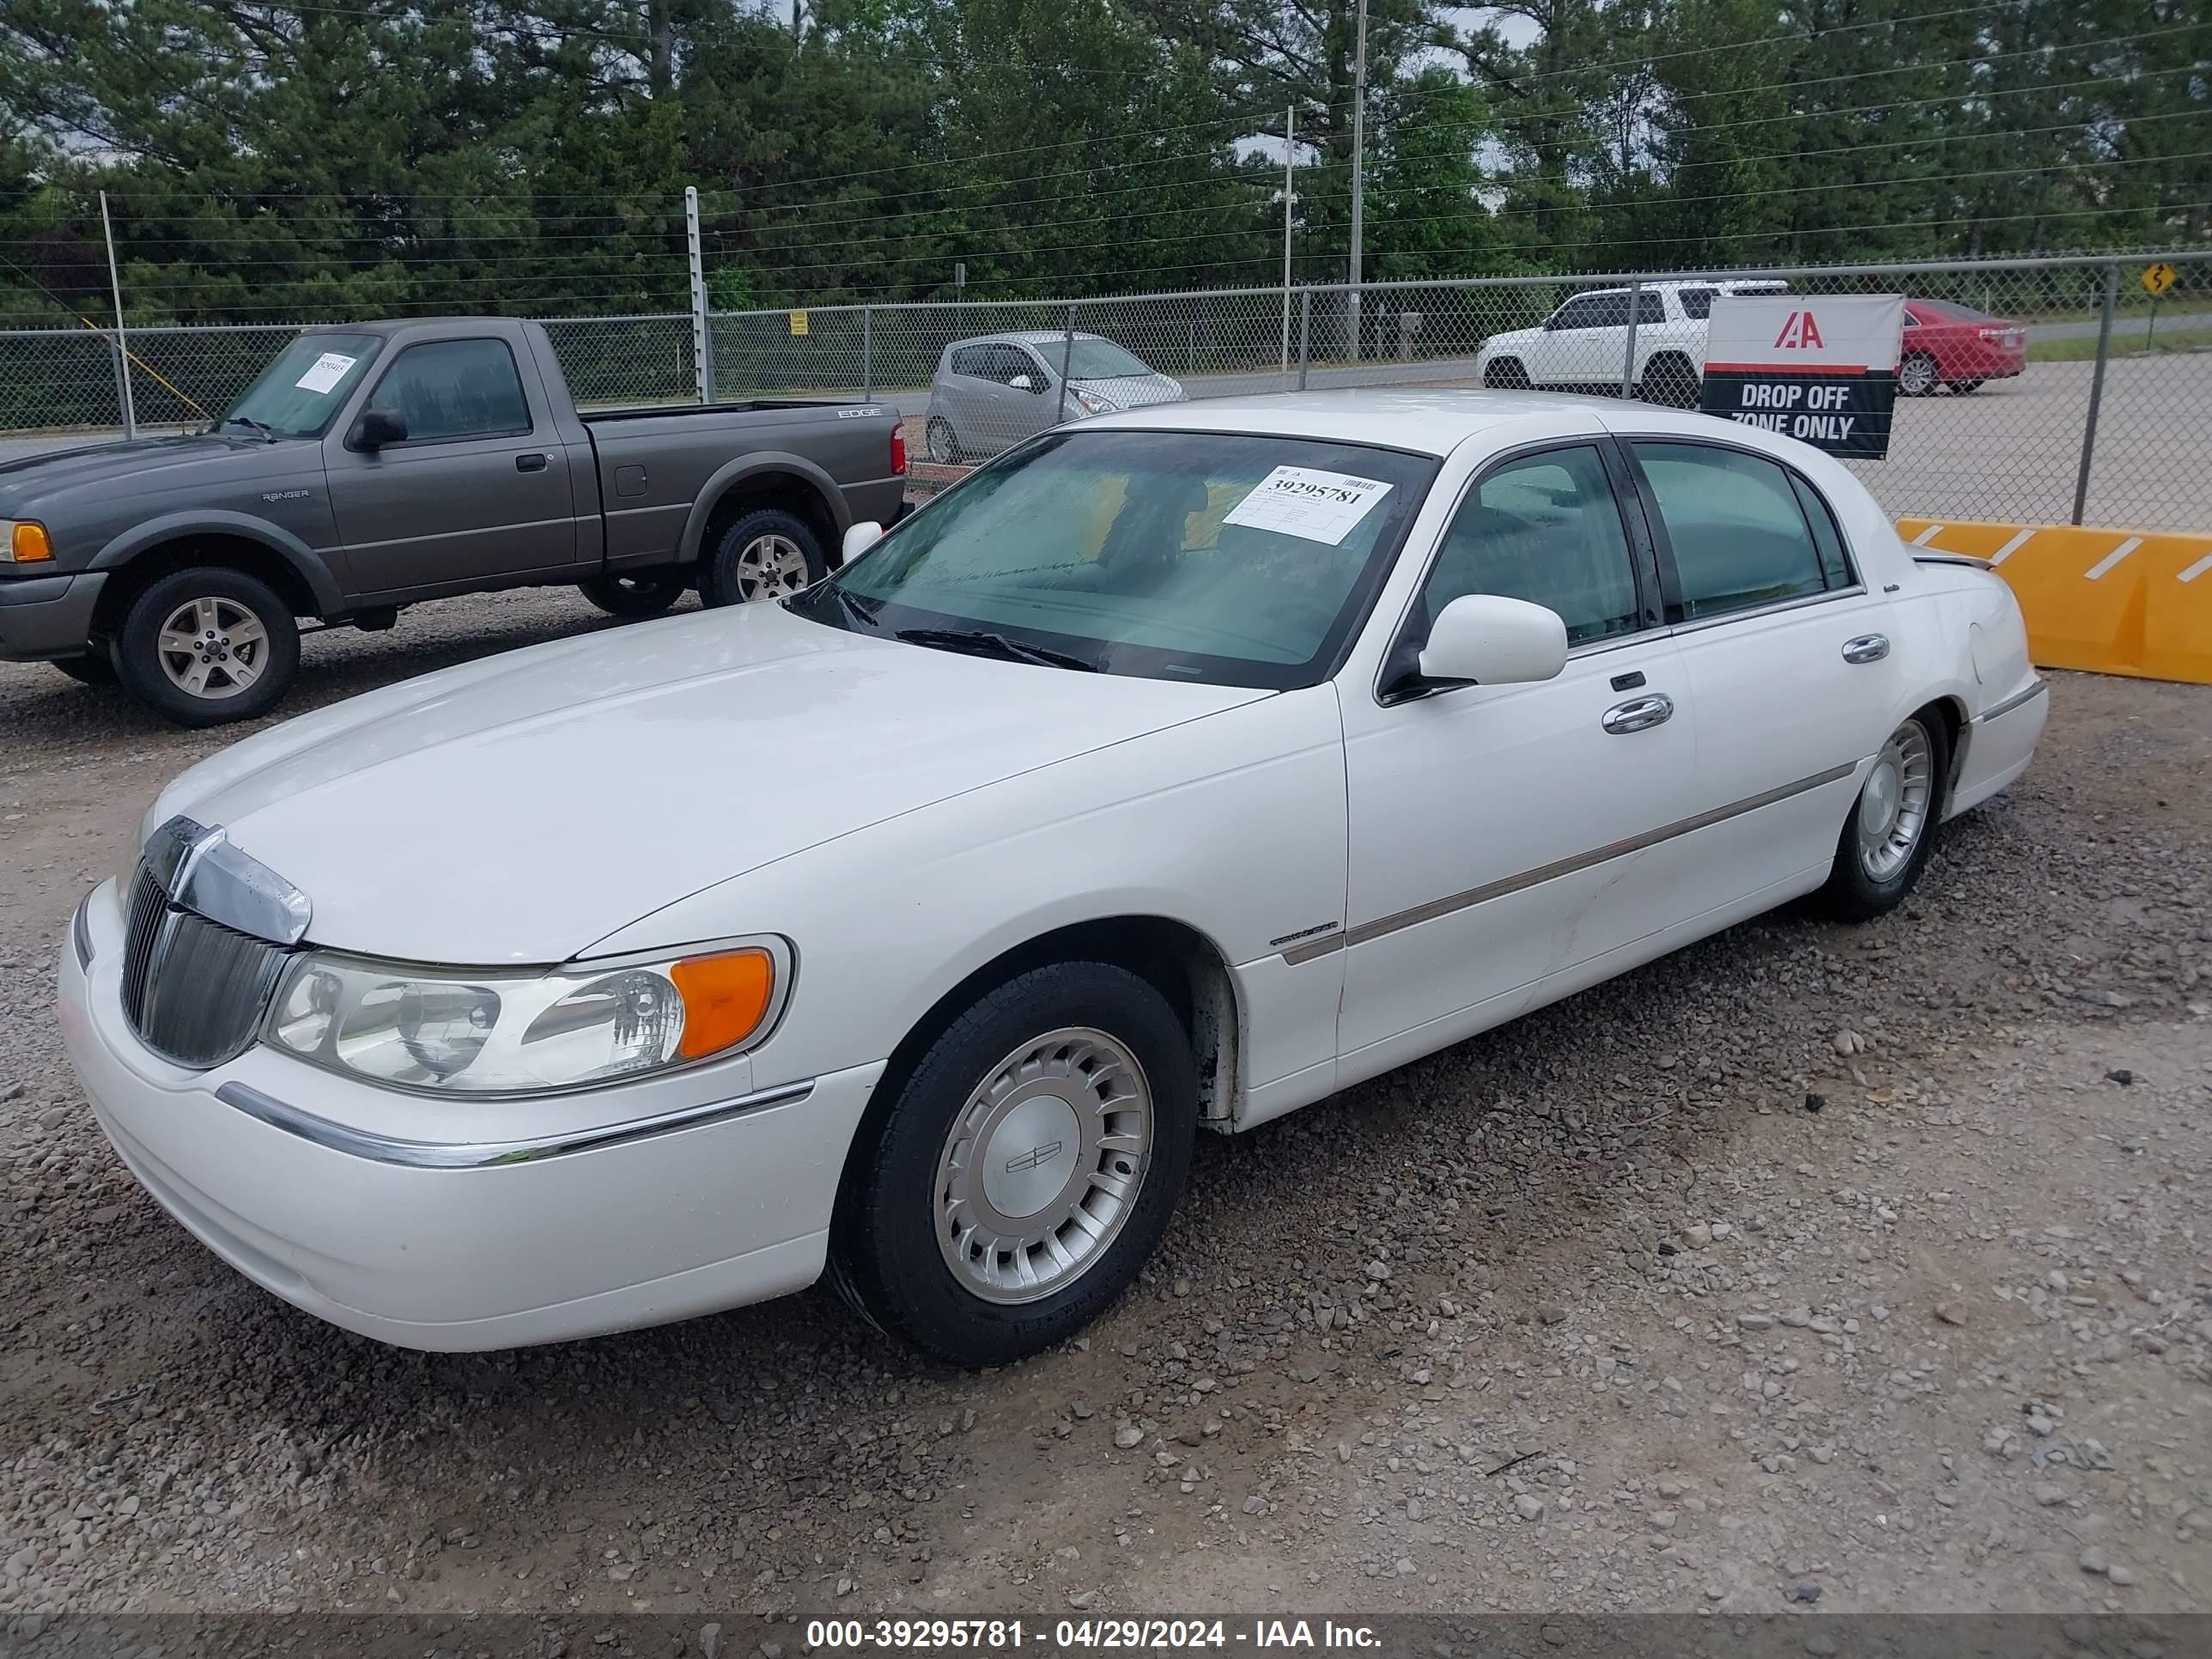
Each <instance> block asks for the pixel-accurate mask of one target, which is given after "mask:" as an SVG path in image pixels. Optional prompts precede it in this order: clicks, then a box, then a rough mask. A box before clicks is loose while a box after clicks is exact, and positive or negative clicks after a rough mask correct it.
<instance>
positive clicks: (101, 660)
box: [54, 641, 115, 685]
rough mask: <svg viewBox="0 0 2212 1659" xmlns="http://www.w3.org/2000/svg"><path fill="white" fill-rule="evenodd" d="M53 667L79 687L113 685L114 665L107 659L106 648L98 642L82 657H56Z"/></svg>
mask: <svg viewBox="0 0 2212 1659" xmlns="http://www.w3.org/2000/svg"><path fill="white" fill-rule="evenodd" d="M54 666H55V667H57V668H58V669H60V670H61V671H62V672H63V673H64V674H66V675H68V676H69V677H70V678H71V679H73V680H75V681H76V683H77V684H79V685H112V684H115V665H114V663H112V661H110V660H109V659H108V655H107V647H106V646H104V645H101V644H100V642H99V641H94V642H93V648H92V649H91V650H90V651H88V652H87V653H85V654H84V655H83V656H82V657H58V658H56V659H55V660H54Z"/></svg>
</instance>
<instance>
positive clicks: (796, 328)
mask: <svg viewBox="0 0 2212 1659" xmlns="http://www.w3.org/2000/svg"><path fill="white" fill-rule="evenodd" d="M791 331H792V332H793V334H804V333H805V332H806V313H805V312H803V311H794V312H793V313H791Z"/></svg>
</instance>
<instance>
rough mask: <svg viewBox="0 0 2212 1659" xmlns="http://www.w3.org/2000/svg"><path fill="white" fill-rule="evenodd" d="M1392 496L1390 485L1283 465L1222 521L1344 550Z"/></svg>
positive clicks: (1304, 467) (1370, 479) (1338, 473)
mask: <svg viewBox="0 0 2212 1659" xmlns="http://www.w3.org/2000/svg"><path fill="white" fill-rule="evenodd" d="M1389 493H1390V486H1389V484H1387V483H1377V482H1376V480H1374V479H1372V478H1355V477H1352V476H1351V475H1350V474H1349V473H1346V472H1323V471H1319V470H1318V469H1316V468H1314V467H1310V466H1279V467H1277V468H1276V469H1275V470H1274V471H1273V472H1270V473H1269V474H1268V475H1267V477H1264V478H1262V479H1261V480H1260V483H1259V484H1258V486H1257V487H1256V488H1255V489H1254V490H1253V491H1252V493H1251V494H1250V495H1247V496H1246V497H1245V498H1244V499H1243V501H1239V502H1237V505H1236V506H1235V507H1231V509H1230V510H1229V513H1228V515H1227V516H1226V517H1225V518H1224V519H1223V520H1221V522H1222V523H1224V524H1225V525H1230V524H1241V525H1244V526H1248V527H1249V528H1251V529H1254V530H1273V531H1275V532H1278V533H1279V534H1281V535H1285V536H1297V537H1301V538H1304V539H1305V540H1307V541H1310V542H1324V543H1326V544H1328V545H1329V546H1331V547H1341V546H1342V545H1344V538H1346V536H1349V535H1350V534H1351V533H1352V530H1353V528H1354V527H1355V526H1358V523H1359V521H1360V520H1362V519H1364V518H1365V517H1366V516H1367V513H1368V510H1369V509H1370V508H1371V507H1373V506H1374V505H1375V503H1376V502H1377V501H1381V500H1382V499H1383V496H1385V495H1389Z"/></svg>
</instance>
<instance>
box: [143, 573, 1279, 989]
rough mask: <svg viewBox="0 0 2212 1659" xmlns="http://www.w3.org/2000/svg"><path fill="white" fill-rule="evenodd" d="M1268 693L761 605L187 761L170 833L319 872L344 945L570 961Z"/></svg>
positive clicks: (402, 698)
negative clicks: (869, 832)
mask: <svg viewBox="0 0 2212 1659" xmlns="http://www.w3.org/2000/svg"><path fill="white" fill-rule="evenodd" d="M1267 695H1268V694H1267V693H1266V692H1264V691H1256V690H1245V689H1241V688H1236V687H1212V686H1200V685H1186V684H1173V683H1170V682H1166V681H1160V680H1146V679H1135V678H1126V677H1122V676H1118V675H1112V674H1087V673H1080V672H1076V671H1072V670H1066V669H1055V668H1048V667H1040V666H1034V665H1028V664H1024V663H1008V662H1000V661H994V660H991V659H977V658H973V657H965V656H957V655H954V654H952V653H949V652H944V651H936V650H930V649H927V648H925V647H920V646H912V645H904V644H901V643H899V642H897V641H886V640H883V639H878V638H875V637H872V636H866V635H855V634H848V633H844V632H842V631H840V630H838V629H833V628H829V627H825V626H823V625H821V624H819V623H811V622H807V621H805V620H804V619H802V618H800V617H793V616H792V615H790V614H789V613H788V612H787V611H784V610H782V609H781V607H780V606H776V605H745V606H742V607H738V608H736V609H732V610H723V611H709V612H707V613H705V614H703V615H701V616H696V617H678V618H671V619H668V620H666V621H662V622H656V623H643V624H639V625H636V626H633V627H630V628H627V629H617V630H612V631H609V632H605V633H599V634H594V635H586V636H585V637H583V638H581V639H576V640H568V641H556V642H555V643H553V644H550V645H545V646H538V647H531V648H529V649H526V650H522V651H518V652H513V653H508V654H507V655H505V656H501V657H497V658H493V659H487V660H485V661H483V662H477V663H471V664H468V665H464V666H463V667H460V668H457V669H449V670H447V671H443V672H441V673H435V674H431V675H427V676H425V677H423V678H421V679H417V680H412V681H409V682H406V683H404V684H399V685H395V686H389V687H386V688H385V689H384V690H380V691H376V692H372V693H370V694H368V696H363V697H358V698H356V699H354V700H353V701H351V702H345V703H341V704H338V705H337V706H335V707H333V708H327V709H324V710H322V711H320V712H319V713H317V714H310V715H307V716H305V717H303V718H301V719H300V720H293V721H290V722H288V723H287V724H285V725H283V726H278V727H276V728H275V729H274V730H271V731H269V732H263V733H261V734H260V735H258V736H256V737H253V738H248V739H246V741H245V742H243V743H240V744H237V745H235V746H234V747H233V748H231V749H228V750H224V751H223V752H222V753H221V754H219V755H216V756H215V757H212V758H210V760H207V761H205V762H203V763H201V764H200V765H198V766H197V767H194V768H193V769H191V770H190V771H188V772H186V773H185V774H184V775H182V776H181V777H179V779H178V780H177V781H175V782H174V783H173V784H172V785H170V787H168V788H167V789H166V790H165V791H163V792H162V794H161V799H159V800H157V801H156V802H155V805H154V806H153V808H152V809H151V810H150V811H149V812H148V814H147V816H146V820H145V823H144V826H143V828H144V830H145V831H146V832H147V833H150V832H151V831H152V829H154V828H155V826H156V825H157V824H159V823H162V822H163V821H165V820H166V819H167V818H168V817H170V816H171V815H173V814H175V813H184V814H186V815H188V816H189V817H192V818H195V819H197V821H198V822H200V823H204V824H210V825H213V824H220V825H222V827H223V829H224V830H225V831H226V833H227V835H228V837H229V839H230V840H231V841H232V842H234V843H235V844H236V845H237V846H238V847H239V848H240V849H241V850H243V851H244V852H246V853H247V854H251V855H252V857H254V858H256V859H258V860H261V862H262V863H264V864H265V865H267V866H270V868H271V869H273V870H275V871H276V872H278V873H279V874H280V875H283V876H284V877H285V878H288V879H289V880H290V881H291V882H292V884H294V885H295V886H296V887H298V888H299V889H300V890H301V891H303V892H304V893H306V894H307V896H308V899H309V901H310V902H312V904H313V907H314V915H313V921H312V923H311V924H310V927H309V930H308V938H309V939H311V940H312V941H313V942H314V943H317V944H320V945H328V946H332V947H336V948H339V949H343V950H348V951H360V952H362V953H363V954H365V955H370V956H383V957H401V958H407V959H412V960H419V961H434V962H444V963H463V964H468V965H473V966H492V965H495V964H498V963H552V962H559V961H562V960H564V959H566V958H568V957H571V956H574V955H576V954H579V953H580V952H583V951H586V950H587V949H588V948H589V947H590V946H591V945H592V944H593V943H595V942H596V941H598V940H599V939H605V938H606V937H607V936H608V935H609V934H611V933H615V932H616V931H617V930H619V929H622V928H624V927H629V926H630V925H631V924H633V923H635V922H636V921H639V920H640V919H641V918H642V917H646V916H647V915H651V914H652V913H653V911H655V910H657V909H659V908H661V907H663V906H665V905H668V904H671V903H673V902H676V901H677V900H678V899H681V898H684V897H686V896H689V895H690V894H692V893H695V892H696V891H698V890H701V889H702V888H704V887H707V886H710V885H712V884H715V883H718V882H721V881H725V880H727V879H729V878H732V877H733V876H738V875H741V874H744V873H745V872H748V871H751V870H757V869H758V868H760V867H761V866H763V865H767V864H770V863H773V862H775V860H778V859H781V858H785V857H787V856H788V855H790V854H793V853H797V852H799V851H801V850H803V849H804V848H808V847H812V846H816V845H818V844H819V843H821V842H826V841H831V840H835V839H836V838H837V837H838V836H844V835H848V834H850V833H852V832H854V831H855V830H858V829H865V828H866V827H867V826H869V825H871V824H873V823H880V822H882V821H883V820H884V819H886V818H890V817H896V816H898V815H899V814H902V813H905V812H911V811H915V810H917V809H919V808H921V807H924V806H927V805H931V804H932V803H933V802H936V801H939V800H943V799H946V798H947V797H950V796H953V795H957V794H961V793H965V792H967V791H969V790H974V789H978V788H981V787H986V786H987V785H989V784H992V783H994V782H997V781H999V780H1000V779H1003V778H1006V777H1011V776H1012V775H1016V774H1018V773H1021V772H1025V771H1029V770H1032V769H1035V768H1037V767H1040V766H1045V765H1049V764H1051V763H1053V762H1055V761H1059V760H1063V759H1066V758H1067V757H1071V756H1074V755H1079V754H1082V753H1085V752H1086V751H1089V750H1095V749H1098V748H1101V747H1103V746H1105V745H1107V744H1115V743H1121V742H1125V741H1127V740H1128V739H1130V738H1138V737H1141V736H1143V735H1144V734H1145V733H1146V732H1153V731H1158V730H1159V729H1161V728H1163V727H1165V726H1172V725H1176V724H1179V723H1181V722H1182V721H1185V720H1194V719H1199V718H1203V717H1205V716H1206V715H1208V714H1215V713H1218V712H1220V711H1222V710H1224V709H1226V708H1234V707H1236V706H1237V705H1238V704H1240V703H1244V702H1252V701H1254V700H1255V699H1257V698H1260V697H1262V696H1267ZM690 942H691V941H689V940H683V939H671V940H668V941H667V943H669V944H671V945H680V944H687V943H690Z"/></svg>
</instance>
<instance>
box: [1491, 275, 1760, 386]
mask: <svg viewBox="0 0 2212 1659" xmlns="http://www.w3.org/2000/svg"><path fill="white" fill-rule="evenodd" d="M1789 289H1790V284H1789V283H1784V282H1778V281H1754V282H1729V283H1717V282H1698V281H1689V282H1676V283H1643V284H1642V285H1640V286H1639V287H1638V288H1636V289H1625V288H1601V289H1592V290H1591V291H1590V292H1589V293H1587V294H1577V295H1575V297H1574V298H1573V299H1571V300H1570V301H1567V302H1566V303H1565V305H1563V306H1561V307H1559V309H1558V310H1557V311H1555V312H1553V313H1552V314H1551V315H1550V316H1549V317H1547V319H1544V321H1543V322H1541V323H1540V324H1539V325H1537V326H1535V327H1534V328H1518V329H1515V330H1513V331H1511V332H1510V333H1507V334H1493V335H1492V336H1491V337H1490V338H1488V339H1487V340H1486V341H1484V342H1483V344H1482V349H1481V350H1480V352H1478V353H1477V354H1476V355H1475V360H1474V362H1475V369H1476V372H1477V373H1478V374H1480V376H1481V379H1482V384H1483V385H1485V386H1492V387H1497V388H1499V389H1501V390H1524V389H1526V388H1528V387H1531V386H1541V387H1544V388H1547V389H1548V390H1553V391H1560V392H1611V393H1618V392H1620V385H1621V373H1622V370H1623V369H1624V368H1626V366H1627V364H1628V361H1629V327H1628V318H1629V305H1630V295H1631V294H1633V295H1634V296H1635V301H1634V303H1635V307H1636V340H1635V362H1636V368H1635V376H1634V380H1635V387H1636V395H1637V396H1638V397H1639V398H1644V400H1645V401H1647V402H1649V403H1655V404H1671V405H1673V406H1674V407H1675V408H1678V409H1694V408H1696V407H1697V404H1698V385H1699V370H1700V369H1701V368H1702V367H1703V366H1704V363H1705V319H1707V318H1708V317H1709V316H1710V315H1711V313H1712V307H1713V296H1714V295H1717V294H1783V293H1787V292H1788V291H1789Z"/></svg>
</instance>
